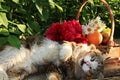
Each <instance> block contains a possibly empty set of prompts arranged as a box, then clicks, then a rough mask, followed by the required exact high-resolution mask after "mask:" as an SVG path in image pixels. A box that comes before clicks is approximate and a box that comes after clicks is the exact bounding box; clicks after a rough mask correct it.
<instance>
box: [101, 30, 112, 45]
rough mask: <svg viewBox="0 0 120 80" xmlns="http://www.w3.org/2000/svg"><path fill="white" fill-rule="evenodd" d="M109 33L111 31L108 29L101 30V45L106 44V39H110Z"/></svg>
mask: <svg viewBox="0 0 120 80" xmlns="http://www.w3.org/2000/svg"><path fill="white" fill-rule="evenodd" d="M110 32H111V29H110V28H105V29H103V31H102V36H103V41H102V42H103V43H104V44H106V43H107V40H108V38H109V37H110Z"/></svg>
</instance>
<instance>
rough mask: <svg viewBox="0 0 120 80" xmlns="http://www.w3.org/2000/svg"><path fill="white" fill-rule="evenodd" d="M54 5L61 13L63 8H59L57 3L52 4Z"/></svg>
mask: <svg viewBox="0 0 120 80" xmlns="http://www.w3.org/2000/svg"><path fill="white" fill-rule="evenodd" d="M54 5H55V6H56V7H57V8H58V9H59V10H60V11H61V12H63V8H62V7H61V6H59V5H58V4H57V3H54Z"/></svg>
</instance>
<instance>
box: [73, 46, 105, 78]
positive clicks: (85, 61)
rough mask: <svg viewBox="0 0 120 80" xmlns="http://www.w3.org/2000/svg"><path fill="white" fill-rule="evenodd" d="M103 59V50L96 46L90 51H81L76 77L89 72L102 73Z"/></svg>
mask: <svg viewBox="0 0 120 80" xmlns="http://www.w3.org/2000/svg"><path fill="white" fill-rule="evenodd" d="M90 48H91V46H90ZM86 50H87V49H86ZM103 61H104V59H103V57H102V52H101V51H99V50H98V49H96V48H91V49H90V51H84V52H82V53H80V54H79V55H78V56H77V58H76V63H75V64H76V65H75V75H76V77H80V76H82V77H83V76H84V77H86V76H87V75H86V74H87V73H88V72H90V74H91V73H92V74H99V73H101V72H102V71H103Z"/></svg>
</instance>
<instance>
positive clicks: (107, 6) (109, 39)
mask: <svg viewBox="0 0 120 80" xmlns="http://www.w3.org/2000/svg"><path fill="white" fill-rule="evenodd" d="M99 1H100V2H102V3H103V4H104V6H105V7H106V8H107V10H108V12H109V15H110V20H111V32H110V37H109V38H108V39H107V40H106V43H107V45H102V46H101V45H100V46H96V47H97V48H99V49H104V48H105V49H106V48H107V49H106V51H108V48H109V52H110V51H111V47H112V48H115V51H116V50H117V54H116V53H115V54H116V56H115V55H114V56H115V57H120V56H118V54H120V51H119V50H120V47H119V45H117V46H114V41H113V39H114V38H113V36H114V28H115V22H114V16H113V13H112V10H111V8H110V6H109V5H108V3H107V2H106V1H105V0H99ZM87 2H88V0H83V2H82V3H81V5H80V7H79V9H78V12H77V15H76V20H79V18H80V13H81V11H82V8H83V7H84V6H85V4H86V3H87ZM116 48H117V49H116ZM118 48H119V49H118ZM113 50H114V49H112V51H113ZM110 56H112V55H110Z"/></svg>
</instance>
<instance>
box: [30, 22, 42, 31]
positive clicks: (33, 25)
mask: <svg viewBox="0 0 120 80" xmlns="http://www.w3.org/2000/svg"><path fill="white" fill-rule="evenodd" d="M28 23H29V26H30V27H31V28H32V29H33V30H34V31H35V32H39V31H40V25H39V24H38V22H36V21H33V22H32V21H30V22H28Z"/></svg>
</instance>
